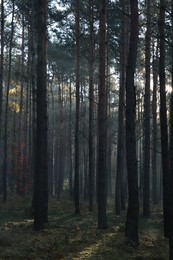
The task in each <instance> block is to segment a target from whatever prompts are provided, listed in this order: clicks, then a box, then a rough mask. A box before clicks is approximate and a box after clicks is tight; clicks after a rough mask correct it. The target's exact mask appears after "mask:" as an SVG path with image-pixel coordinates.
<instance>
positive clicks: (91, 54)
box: [88, 0, 94, 211]
mask: <svg viewBox="0 0 173 260" xmlns="http://www.w3.org/2000/svg"><path fill="white" fill-rule="evenodd" d="M93 23H94V20H93V0H90V1H89V29H90V35H89V187H88V188H89V211H93V196H94V133H93V131H94V82H93V68H94V67H93V63H94V28H93V27H94V26H93Z"/></svg>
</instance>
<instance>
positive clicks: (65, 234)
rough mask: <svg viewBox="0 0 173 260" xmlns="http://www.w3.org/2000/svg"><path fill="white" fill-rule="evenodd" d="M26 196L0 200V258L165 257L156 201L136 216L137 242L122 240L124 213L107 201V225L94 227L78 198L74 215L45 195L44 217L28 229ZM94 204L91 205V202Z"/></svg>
mask: <svg viewBox="0 0 173 260" xmlns="http://www.w3.org/2000/svg"><path fill="white" fill-rule="evenodd" d="M30 203H31V199H29V198H20V197H15V198H11V199H9V202H7V203H6V204H2V203H1V205H0V259H12V260H18V259H22V260H27V259H32V260H37V259H38V260H39V259H46V260H58V259H69V260H80V259H82V260H84V259H90V260H95V259H96V260H97V259H102V260H111V259H112V260H130V259H146V260H150V259H156V260H159V259H160V260H161V259H163V260H164V259H165V260H168V259H169V257H168V241H167V240H166V239H164V237H163V221H162V219H163V214H162V210H161V207H160V208H159V206H158V207H157V208H156V207H154V208H153V209H152V213H151V218H149V219H144V218H142V217H140V225H139V226H140V227H139V238H140V245H139V247H138V248H133V247H132V246H130V245H128V244H126V239H125V236H124V228H125V213H124V214H122V216H121V217H119V218H118V217H116V216H115V214H114V210H113V209H114V207H113V203H111V202H110V203H109V206H108V222H109V228H108V229H107V230H98V229H97V212H96V211H95V212H94V213H89V212H88V210H87V203H85V202H82V203H81V214H80V216H75V215H74V206H73V203H72V202H71V201H69V200H65V199H62V200H61V201H58V200H57V199H55V198H51V199H50V203H49V223H47V224H46V226H45V230H44V231H42V232H35V231H33V219H32V218H31V217H30V214H29V211H30V210H29V208H30ZM95 208H96V207H95Z"/></svg>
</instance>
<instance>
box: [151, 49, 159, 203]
mask: <svg viewBox="0 0 173 260" xmlns="http://www.w3.org/2000/svg"><path fill="white" fill-rule="evenodd" d="M157 49H158V48H157ZM153 52H154V46H153ZM153 56H154V57H153V100H152V115H153V122H152V123H153V131H152V144H153V146H152V201H153V203H154V204H157V203H158V202H159V198H158V173H157V88H158V73H157V68H158V51H156V56H155V55H154V53H153Z"/></svg>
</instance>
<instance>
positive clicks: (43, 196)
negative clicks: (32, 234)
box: [34, 0, 48, 230]
mask: <svg viewBox="0 0 173 260" xmlns="http://www.w3.org/2000/svg"><path fill="white" fill-rule="evenodd" d="M47 5H48V2H47V0H37V3H36V17H37V36H38V42H37V44H38V46H37V55H38V57H37V99H36V100H37V130H36V152H35V174H34V188H35V191H34V192H35V208H34V230H41V229H43V228H44V222H47V214H48V212H47V211H48V174H47V171H48V169H47V163H48V155H47V64H46V50H47Z"/></svg>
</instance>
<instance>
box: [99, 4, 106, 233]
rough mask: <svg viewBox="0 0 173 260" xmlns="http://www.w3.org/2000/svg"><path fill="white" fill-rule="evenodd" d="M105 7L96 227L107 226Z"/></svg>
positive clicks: (101, 18)
mask: <svg viewBox="0 0 173 260" xmlns="http://www.w3.org/2000/svg"><path fill="white" fill-rule="evenodd" d="M106 9H107V1H106V0H101V1H100V15H99V23H100V25H99V26H100V28H99V32H100V42H99V66H100V67H99V89H98V91H99V101H98V169H97V170H98V172H97V192H98V194H97V200H98V228H100V229H104V228H107V215H106V206H107V173H106V158H107V156H106V151H107V149H106V148H107V145H106V137H107V113H106V111H107V109H106V104H107V102H106V97H107V91H106V84H105V67H106V57H105V52H106Z"/></svg>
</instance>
